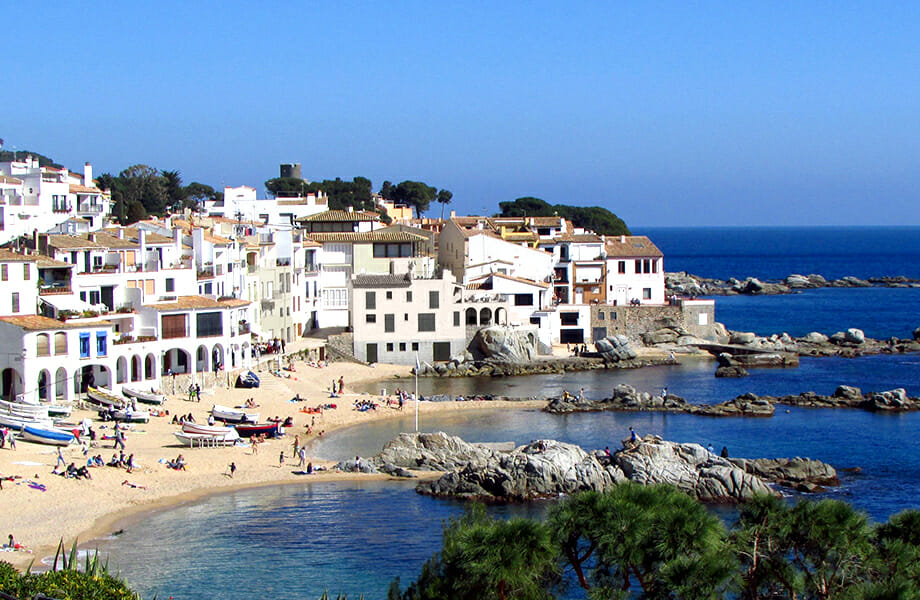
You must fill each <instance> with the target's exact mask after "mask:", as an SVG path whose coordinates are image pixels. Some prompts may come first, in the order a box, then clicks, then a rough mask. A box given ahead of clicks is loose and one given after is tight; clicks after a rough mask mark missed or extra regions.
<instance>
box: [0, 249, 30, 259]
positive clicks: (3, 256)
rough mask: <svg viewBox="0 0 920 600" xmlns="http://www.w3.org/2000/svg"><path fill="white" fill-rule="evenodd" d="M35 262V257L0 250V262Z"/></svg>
mask: <svg viewBox="0 0 920 600" xmlns="http://www.w3.org/2000/svg"><path fill="white" fill-rule="evenodd" d="M37 260H38V257H37V256H27V255H25V254H20V253H19V252H13V251H12V250H9V249H7V248H0V262H35V261H37Z"/></svg>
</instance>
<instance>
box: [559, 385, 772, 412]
mask: <svg viewBox="0 0 920 600" xmlns="http://www.w3.org/2000/svg"><path fill="white" fill-rule="evenodd" d="M543 410H544V411H545V412H548V413H553V414H567V413H574V412H599V411H619V412H670V413H688V414H694V415H700V416H704V417H771V416H773V412H774V408H773V405H772V404H771V403H770V402H769V401H762V400H761V399H759V398H757V397H756V396H754V395H745V396H739V397H738V398H735V399H733V400H728V401H727V402H722V403H721V404H690V403H689V402H687V401H686V400H685V399H683V398H681V397H680V396H678V395H676V394H669V393H667V392H663V393H662V394H661V395H657V396H656V395H653V394H650V393H648V392H640V391H638V390H636V388H634V387H632V386H631V385H627V384H620V385H618V386H616V387H615V388H613V394H612V395H611V396H610V397H609V398H603V399H600V400H590V399H588V400H579V399H578V398H575V397H572V398H569V399H565V398H551V399H550V400H549V401H548V402H547V404H546V406H545V407H544V408H543Z"/></svg>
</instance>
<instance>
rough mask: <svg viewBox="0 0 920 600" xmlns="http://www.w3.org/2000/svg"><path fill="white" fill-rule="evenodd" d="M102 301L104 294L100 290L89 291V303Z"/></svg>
mask: <svg viewBox="0 0 920 600" xmlns="http://www.w3.org/2000/svg"><path fill="white" fill-rule="evenodd" d="M101 301H102V296H101V294H100V293H99V290H91V291H90V293H89V303H90V304H99V303H100V302H101Z"/></svg>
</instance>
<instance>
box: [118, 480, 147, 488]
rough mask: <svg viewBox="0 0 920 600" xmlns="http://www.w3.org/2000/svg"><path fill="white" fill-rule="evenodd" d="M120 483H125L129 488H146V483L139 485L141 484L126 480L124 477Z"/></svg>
mask: <svg viewBox="0 0 920 600" xmlns="http://www.w3.org/2000/svg"><path fill="white" fill-rule="evenodd" d="M121 485H126V486H128V487H129V488H137V489H141V490H146V489H147V486H146V485H141V484H139V483H131V482H130V481H128V480H127V479H125V480H124V481H122V482H121Z"/></svg>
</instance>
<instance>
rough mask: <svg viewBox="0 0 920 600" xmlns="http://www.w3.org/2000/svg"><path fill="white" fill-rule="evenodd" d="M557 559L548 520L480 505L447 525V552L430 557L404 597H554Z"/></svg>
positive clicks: (502, 599)
mask: <svg viewBox="0 0 920 600" xmlns="http://www.w3.org/2000/svg"><path fill="white" fill-rule="evenodd" d="M556 561H557V552H556V548H555V545H554V544H553V541H552V538H551V536H550V532H549V529H548V528H547V527H545V526H544V525H543V524H542V523H539V522H537V521H532V520H529V519H510V520H507V521H504V520H496V519H492V518H490V517H488V516H486V514H485V511H484V510H483V509H482V507H481V506H474V507H473V508H472V509H471V510H470V511H468V512H467V513H466V514H465V515H464V516H463V517H462V518H459V519H451V521H450V522H449V524H448V525H446V526H445V528H444V536H443V542H442V550H441V553H440V554H439V555H436V556H435V557H433V558H432V559H431V560H430V561H428V563H426V565H425V567H423V569H422V574H421V575H420V576H419V578H418V579H417V580H416V581H415V582H413V583H412V584H411V585H410V586H409V588H408V589H407V590H406V592H405V594H403V595H402V598H404V599H405V600H423V599H424V600H434V599H435V598H439V599H440V598H452V599H457V600H480V599H482V600H488V599H497V600H506V599H510V598H515V599H519V600H543V599H548V598H552V595H551V594H550V593H549V591H548V587H549V585H548V584H549V582H551V581H552V580H553V579H554V577H555V575H556ZM390 597H391V598H392V597H395V592H393V591H391V593H390Z"/></svg>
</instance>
